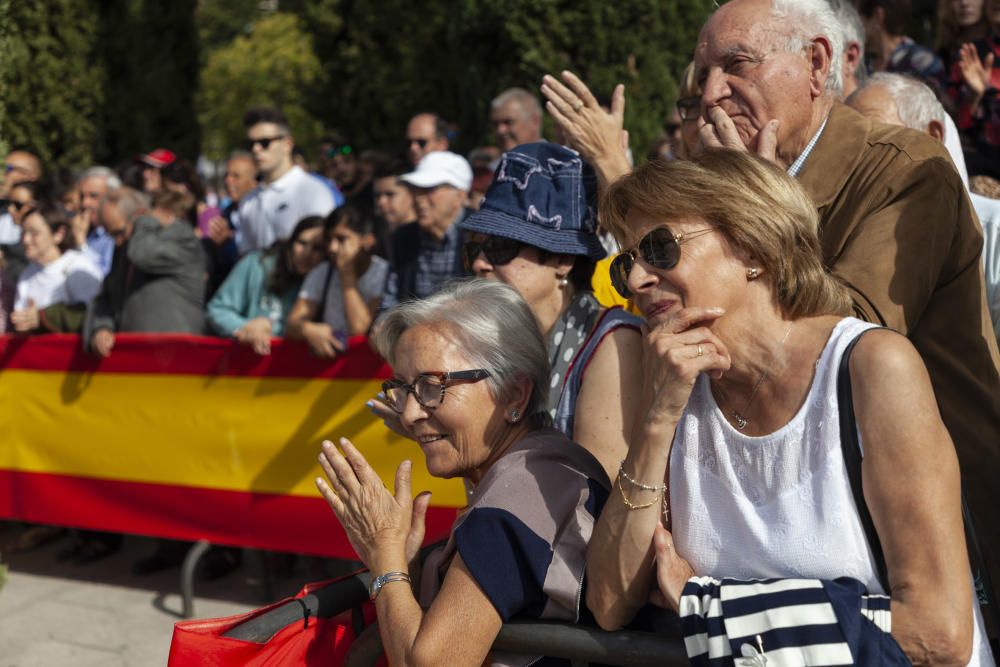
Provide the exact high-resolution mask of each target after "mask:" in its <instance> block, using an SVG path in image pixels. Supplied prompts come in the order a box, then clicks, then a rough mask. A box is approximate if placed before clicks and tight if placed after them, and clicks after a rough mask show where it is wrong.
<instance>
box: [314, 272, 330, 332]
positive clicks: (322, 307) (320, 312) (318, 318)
mask: <svg viewBox="0 0 1000 667" xmlns="http://www.w3.org/2000/svg"><path fill="white" fill-rule="evenodd" d="M332 280H333V262H331V261H329V260H327V262H326V280H324V281H323V294H321V295H320V297H319V308H317V309H316V314H315V315H313V322H322V321H323V318H324V317H325V316H326V297H327V295H328V294H329V293H330V282H331V281H332Z"/></svg>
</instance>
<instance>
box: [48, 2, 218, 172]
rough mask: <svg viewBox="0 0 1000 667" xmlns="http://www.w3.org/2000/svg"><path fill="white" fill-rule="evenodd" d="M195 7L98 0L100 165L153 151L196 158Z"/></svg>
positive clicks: (178, 3) (193, 4)
mask: <svg viewBox="0 0 1000 667" xmlns="http://www.w3.org/2000/svg"><path fill="white" fill-rule="evenodd" d="M49 1H51V0H49ZM195 6H196V0H170V1H169V2H162V1H161V0H116V1H115V2H102V3H100V21H101V27H102V32H101V35H100V43H101V45H102V54H101V55H102V57H103V64H104V67H105V79H104V83H105V86H106V88H105V90H106V93H105V104H104V105H103V107H102V108H101V111H102V115H101V120H102V139H103V141H102V142H101V144H100V146H99V150H98V155H97V157H98V158H99V159H101V160H102V161H118V160H121V159H127V158H130V157H131V156H133V155H136V154H138V153H141V152H145V151H148V150H151V149H152V148H155V147H157V146H163V147H166V148H170V149H171V150H173V151H175V152H177V153H178V154H179V155H183V156H185V157H187V158H191V159H194V158H196V157H197V156H198V154H199V152H200V146H199V139H200V132H199V127H198V120H197V116H196V113H195V105H194V100H195V93H196V91H197V88H198V73H199V66H198V35H197V31H196V29H195V25H194V12H195Z"/></svg>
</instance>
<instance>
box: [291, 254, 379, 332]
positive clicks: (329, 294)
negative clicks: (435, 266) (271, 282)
mask: <svg viewBox="0 0 1000 667" xmlns="http://www.w3.org/2000/svg"><path fill="white" fill-rule="evenodd" d="M388 273H389V263H388V262H386V261H385V260H384V259H382V258H381V257H372V263H371V264H370V265H369V266H368V270H367V271H365V274H364V275H363V276H361V278H359V279H358V291H359V292H361V296H362V297H363V298H364V300H365V303H371V301H372V299H375V298H376V297H379V296H381V295H382V289H383V288H384V287H385V279H386V275H388ZM327 280H329V281H330V287H329V289H327V291H326V304H324V305H323V321H324V322H326V323H327V324H329V325H330V326H331V327H332V328H333V330H334V331H347V317H346V316H345V315H344V290H343V288H342V287H341V286H340V273H338V272H337V269H336V267H331V266H330V263H329V262H322V263H321V264H319V265H317V266H316V268H314V269H313V270H312V271H310V272H309V274H308V275H307V276H306V279H305V280H304V281H303V282H302V289H301V290H300V291H299V298H301V299H308V300H309V301H312V302H313V303H319V300H320V299H322V298H323V289H324V287H325V286H326V281H327Z"/></svg>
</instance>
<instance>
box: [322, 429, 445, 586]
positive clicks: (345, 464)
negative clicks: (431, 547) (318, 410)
mask: <svg viewBox="0 0 1000 667" xmlns="http://www.w3.org/2000/svg"><path fill="white" fill-rule="evenodd" d="M340 447H341V449H342V450H343V453H341V452H339V451H337V448H336V447H334V446H333V443H331V442H324V443H323V452H322V453H321V454H320V456H319V464H320V466H321V467H322V468H323V472H324V473H325V474H326V476H327V479H329V483H327V481H326V480H324V479H322V478H316V487H317V488H318V489H319V491H320V493H321V494H323V498H325V499H326V502H327V504H328V505H330V509H331V510H333V513H334V514H336V515H337V519H339V520H340V523H341V525H342V526H343V527H344V532H346V533H347V538H348V540H350V542H351V546H353V547H354V550H355V551H356V552H357V554H358V558H360V559H361V561H362V562H363V563H364V564H365V565H367V566H369V567H371V564H372V560H373V557H374V556H375V554H376V553H377V552H378V551H379V550H382V549H384V550H386V551H387V552H388V551H392V550H397V549H398V550H400V552H402V553H403V554H404V556H405V558H406V562H410V561H412V560H413V558H414V557H415V556H416V555H417V552H418V551H419V550H420V545H421V544H422V543H423V541H424V525H425V524H424V519H425V516H426V514H427V507H428V505H430V501H431V494H430V493H429V492H427V491H425V492H423V493H421V494H420V495H418V496H417V497H416V498H415V499H414V498H413V497H412V496H411V495H410V494H411V491H410V474H411V471H412V467H413V465H412V463H411V462H410V461H403V462H402V463H400V464H399V468H398V469H397V470H396V484H395V495H393V494H391V493H389V490H388V489H387V488H385V485H383V484H382V480H381V479H379V476H378V475H377V474H376V473H375V471H374V470H373V469H372V467H371V466H370V465H369V464H368V461H366V460H365V457H364V456H362V455H361V452H359V451H358V450H357V448H355V447H354V445H353V444H351V442H350V440H348V439H347V438H341V439H340Z"/></svg>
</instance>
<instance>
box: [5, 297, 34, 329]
mask: <svg viewBox="0 0 1000 667" xmlns="http://www.w3.org/2000/svg"><path fill="white" fill-rule="evenodd" d="M39 322H40V320H39V317H38V308H36V307H35V302H34V300H33V299H28V305H27V306H25V307H24V308H22V309H21V310H15V311H14V312H13V313H11V314H10V323H11V324H12V325H13V326H14V331H16V332H18V333H29V332H32V331H34V330H35V329H37V328H38V325H39Z"/></svg>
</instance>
